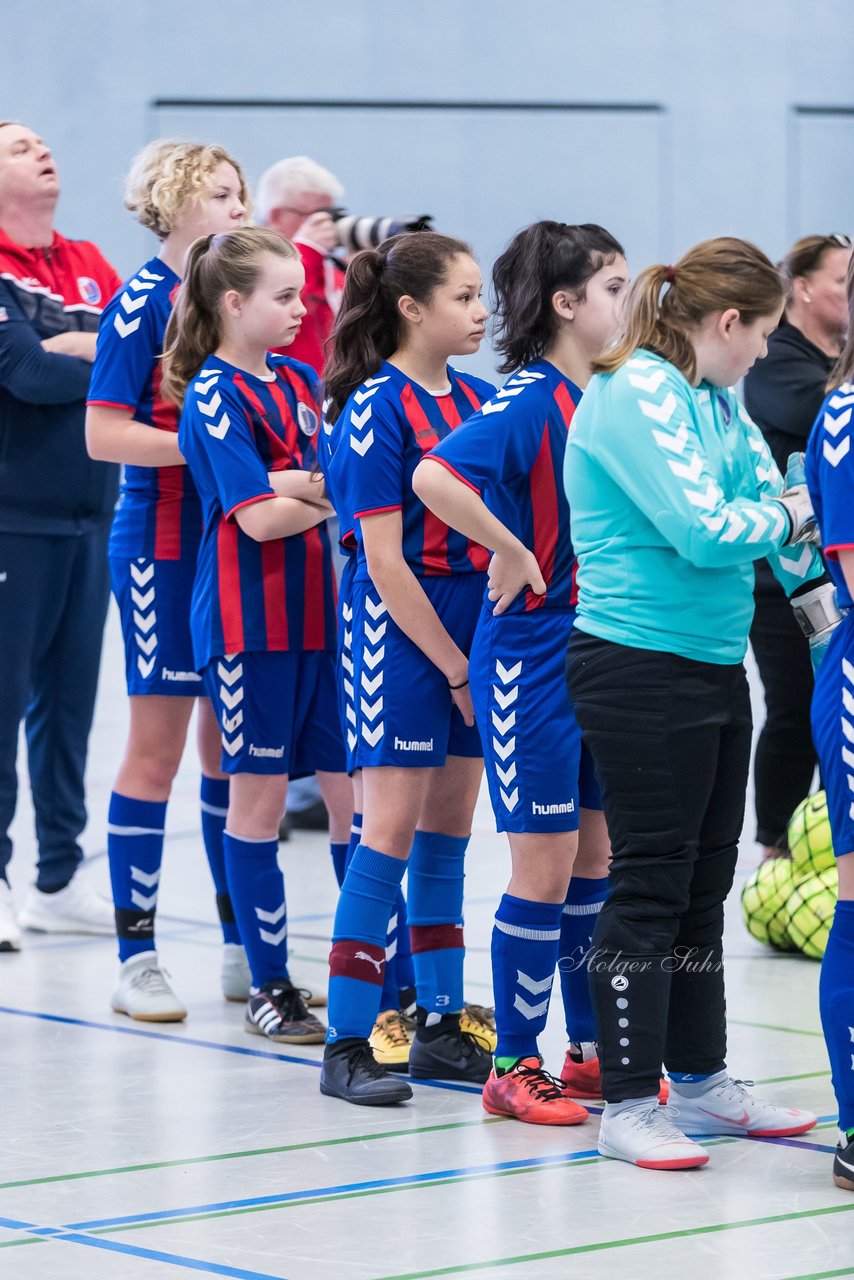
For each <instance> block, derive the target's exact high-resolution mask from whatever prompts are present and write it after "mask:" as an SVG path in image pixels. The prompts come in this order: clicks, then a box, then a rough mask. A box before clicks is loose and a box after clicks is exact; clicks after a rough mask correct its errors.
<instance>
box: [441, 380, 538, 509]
mask: <svg viewBox="0 0 854 1280" xmlns="http://www.w3.org/2000/svg"><path fill="white" fill-rule="evenodd" d="M534 403H535V402H534ZM534 403H532V402H531V401H527V402H525V401H514V400H511V399H509V398H505V399H502V398H501V392H499V393H498V396H497V397H495V398H494V399H492V400H488V401H487V403H486V404H485V405H483V407H482V408H481V409H480V410H479V411H478V412H477V413H475V414H472V416H471V417H470V418H466V420H465V422H464V423H463V424H462V425H461V426H459V427H457V429H456V431H452V432H451V433H450V435H448V436H446V437H445V439H444V440H442V441H441V442H440V443H439V444H438V445H436V446H435V448H433V449H431V450H430V452H429V453H428V454H427V457H428V458H432V459H434V460H435V461H436V462H440V463H441V464H442V466H444V467H447V469H448V470H449V471H451V472H453V473H454V474H455V475H457V476H458V477H459V478H460V479H461V480H463V481H464V482H465V483H466V484H467V485H469V486H470V487H471V488H472V489H476V490H477V492H478V493H479V494H481V495H483V493H484V491H485V490H490V489H495V488H497V487H498V486H499V485H503V484H508V483H509V482H511V481H513V480H515V479H516V478H518V477H520V476H526V475H528V473H529V472H530V470H531V468H532V467H533V465H534V463H535V461H536V458H537V450H538V448H539V444H540V440H541V439H542V433H543V423H544V421H545V419H546V416H547V415H546V414H545V413H543V414H540V413H538V412H536V410H535V408H534Z"/></svg>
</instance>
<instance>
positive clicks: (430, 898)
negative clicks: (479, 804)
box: [408, 831, 468, 1027]
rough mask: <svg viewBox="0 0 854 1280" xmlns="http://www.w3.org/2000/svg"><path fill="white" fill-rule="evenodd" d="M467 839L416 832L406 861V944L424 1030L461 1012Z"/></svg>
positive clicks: (429, 832) (432, 832)
mask: <svg viewBox="0 0 854 1280" xmlns="http://www.w3.org/2000/svg"><path fill="white" fill-rule="evenodd" d="M467 845H468V836H446V835H441V834H440V833H438V832H435V831H416V833H415V839H414V840H413V842H412V853H411V854H410V857H409V911H408V914H409V939H410V943H411V945H412V960H413V964H414V967H415V986H416V989H417V992H418V997H417V1000H418V1008H419V1009H421V1010H423V1011H424V1015H425V1019H424V1023H425V1025H426V1026H428V1027H429V1026H433V1025H435V1024H436V1023H437V1022H438V1021H439V1019H440V1018H441V1017H442V1016H443V1015H444V1014H447V1013H459V1012H460V1010H461V1009H462V1007H463V960H464V959H465V943H464V941H463V878H464V874H465V873H464V870H463V867H464V859H465V852H466V847H467Z"/></svg>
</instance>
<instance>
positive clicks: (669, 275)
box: [664, 265, 676, 284]
mask: <svg viewBox="0 0 854 1280" xmlns="http://www.w3.org/2000/svg"><path fill="white" fill-rule="evenodd" d="M664 282H665V284H675V283H676V268H675V267H674V266H672V265H671V266H669V267H668V268H667V270H666V271H665V273H664Z"/></svg>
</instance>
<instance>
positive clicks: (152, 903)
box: [107, 791, 166, 961]
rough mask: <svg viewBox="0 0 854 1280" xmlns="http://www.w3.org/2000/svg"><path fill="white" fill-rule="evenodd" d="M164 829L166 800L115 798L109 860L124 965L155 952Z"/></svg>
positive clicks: (110, 820)
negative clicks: (142, 954) (144, 954)
mask: <svg viewBox="0 0 854 1280" xmlns="http://www.w3.org/2000/svg"><path fill="white" fill-rule="evenodd" d="M165 826H166V801H165V800H132V799H131V798H130V797H129V796H122V795H119V793H118V792H117V791H114V792H113V793H112V795H111V796H110V809H109V817H108V819H107V856H108V858H109V862H110V882H111V884H112V886H113V902H114V903H115V908H116V933H117V934H118V942H119V959H120V960H122V961H125V960H129V959H130V958H131V956H136V955H139V954H140V953H141V952H143V951H154V949H155V943H154V916H155V912H156V910H157V887H158V885H159V883H160V864H161V862H162V859H163V836H164V829H165Z"/></svg>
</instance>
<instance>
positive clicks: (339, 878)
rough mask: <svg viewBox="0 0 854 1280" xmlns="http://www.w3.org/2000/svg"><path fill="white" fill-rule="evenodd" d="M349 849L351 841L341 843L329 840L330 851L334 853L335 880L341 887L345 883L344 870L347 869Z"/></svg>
mask: <svg viewBox="0 0 854 1280" xmlns="http://www.w3.org/2000/svg"><path fill="white" fill-rule="evenodd" d="M349 849H350V844H349V841H348V842H347V844H343V843H342V844H339V843H338V842H337V841H336V840H330V842H329V852H330V853H331V854H332V869H333V871H334V872H335V880H336V882H337V884H338V888H339V889H340V888H341V886H342V884H343V883H344V872H345V871H346V869H347V853H348V852H349Z"/></svg>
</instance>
